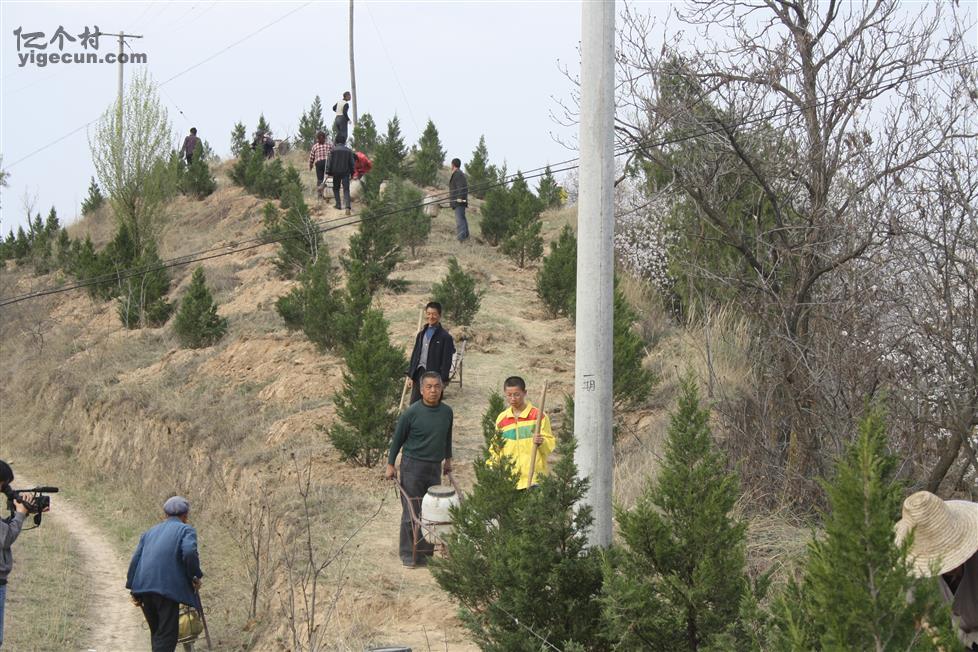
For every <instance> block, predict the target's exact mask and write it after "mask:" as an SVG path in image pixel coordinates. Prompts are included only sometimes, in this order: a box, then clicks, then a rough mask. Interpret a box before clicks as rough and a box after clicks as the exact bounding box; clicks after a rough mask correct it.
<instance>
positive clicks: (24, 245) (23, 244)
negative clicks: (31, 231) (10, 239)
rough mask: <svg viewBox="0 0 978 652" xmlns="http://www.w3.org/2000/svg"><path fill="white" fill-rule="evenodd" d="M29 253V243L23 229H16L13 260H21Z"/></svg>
mask: <svg viewBox="0 0 978 652" xmlns="http://www.w3.org/2000/svg"><path fill="white" fill-rule="evenodd" d="M30 252H31V242H30V240H28V239H27V234H26V233H25V232H24V227H22V226H18V227H17V237H16V238H15V239H14V248H13V258H14V259H15V260H23V259H24V258H26V257H27V255H28V254H29V253H30Z"/></svg>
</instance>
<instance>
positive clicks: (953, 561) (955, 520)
mask: <svg viewBox="0 0 978 652" xmlns="http://www.w3.org/2000/svg"><path fill="white" fill-rule="evenodd" d="M911 531H913V545H912V546H911V548H910V554H909V559H910V562H911V564H913V568H912V570H913V572H914V574H915V575H917V576H918V577H931V576H933V575H934V572H933V568H934V567H936V568H938V571H937V574H938V575H940V574H943V573H946V572H948V571H950V570H953V569H955V568H957V567H958V566H960V565H961V564H963V563H964V562H966V561H968V559H969V558H970V557H971V556H972V555H973V554H975V552H976V551H978V503H972V502H968V501H966V500H941V499H940V498H938V497H937V496H935V495H934V494H932V493H930V492H929V491H918V492H917V493H915V494H912V495H911V496H909V497H907V499H906V500H904V501H903V518H902V519H900V520H899V521H898V522H897V524H896V540H897V543H902V542H903V540H904V539H905V538H906V537H907V536H908V535H909V534H910V532H911ZM938 564H939V565H938Z"/></svg>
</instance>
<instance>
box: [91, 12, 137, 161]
mask: <svg viewBox="0 0 978 652" xmlns="http://www.w3.org/2000/svg"><path fill="white" fill-rule="evenodd" d="M101 35H102V36H117V37H119V55H118V59H116V61H118V62H119V107H118V109H117V110H116V117H117V118H118V120H117V121H116V122H117V123H118V129H117V130H116V132H117V134H118V136H119V143H120V144H123V140H122V133H123V130H122V93H123V79H124V75H123V67H124V66H125V63H124V56H123V54H124V51H123V48H125V47H126V39H127V38H143V37H142V36H141V35H139V34H126V33H125V32H124V31H123V32H120V33H119V34H106V33H105V32H101Z"/></svg>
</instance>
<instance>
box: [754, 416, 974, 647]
mask: <svg viewBox="0 0 978 652" xmlns="http://www.w3.org/2000/svg"><path fill="white" fill-rule="evenodd" d="M898 469H899V460H897V459H896V458H895V457H894V456H893V455H891V454H889V453H888V452H887V451H886V427H885V423H884V420H883V416H882V414H881V412H880V410H878V409H873V410H871V411H870V412H869V414H868V415H867V416H866V417H865V418H864V419H863V421H862V422H861V423H860V425H859V437H858V439H857V440H856V441H855V442H853V443H852V445H851V446H850V447H849V450H848V452H847V453H846V456H845V458H843V459H842V460H841V461H840V462H839V463H838V465H837V467H836V471H835V477H834V478H833V479H832V480H831V481H830V482H827V483H826V484H825V490H826V493H827V494H828V502H829V510H828V512H827V513H826V514H824V519H823V522H824V535H823V536H820V537H818V538H817V539H813V540H812V542H811V543H810V544H809V545H808V557H807V559H806V560H805V562H804V565H803V568H802V576H801V578H800V580H792V581H790V582H789V584H788V587H787V590H786V591H785V593H784V594H783V595H782V596H781V597H780V598H779V599H778V600H777V602H776V604H775V606H774V628H773V640H772V643H773V645H772V646H771V649H775V650H873V649H876V650H939V649H944V650H956V649H960V644H959V643H958V641H957V637H956V636H955V635H954V633H953V632H952V631H951V630H950V628H949V624H950V615H949V614H948V610H947V608H946V606H944V605H943V603H942V600H941V598H940V597H939V596H938V594H937V584H936V582H935V581H934V580H933V579H916V578H915V577H914V576H913V575H912V573H911V569H910V564H909V563H908V561H907V551H908V549H909V542H904V543H903V544H902V545H899V546H898V545H897V544H896V543H895V541H894V537H893V524H894V523H895V522H896V520H897V519H898V518H899V516H900V504H901V499H902V496H903V486H902V485H901V483H900V482H899V480H898V479H897V473H898ZM922 624H924V625H927V631H923V628H922ZM928 624H929V625H928Z"/></svg>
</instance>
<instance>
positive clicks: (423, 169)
mask: <svg viewBox="0 0 978 652" xmlns="http://www.w3.org/2000/svg"><path fill="white" fill-rule="evenodd" d="M444 163H445V150H443V149H442V147H441V140H439V138H438V129H437V128H435V123H434V122H432V121H431V120H430V119H429V120H428V124H427V125H425V128H424V133H422V134H421V139H420V140H419V141H418V153H417V154H416V155H415V157H414V169H413V171H412V175H411V178H412V179H414V182H415V183H417V184H418V185H419V186H431V185H434V183H435V179H437V177H438V170H440V169H441V167H442V165H444Z"/></svg>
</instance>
